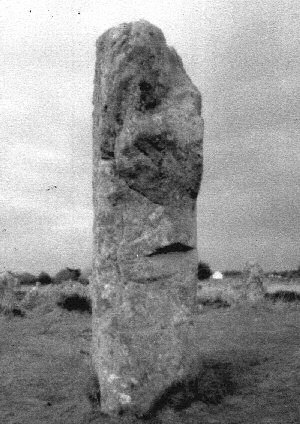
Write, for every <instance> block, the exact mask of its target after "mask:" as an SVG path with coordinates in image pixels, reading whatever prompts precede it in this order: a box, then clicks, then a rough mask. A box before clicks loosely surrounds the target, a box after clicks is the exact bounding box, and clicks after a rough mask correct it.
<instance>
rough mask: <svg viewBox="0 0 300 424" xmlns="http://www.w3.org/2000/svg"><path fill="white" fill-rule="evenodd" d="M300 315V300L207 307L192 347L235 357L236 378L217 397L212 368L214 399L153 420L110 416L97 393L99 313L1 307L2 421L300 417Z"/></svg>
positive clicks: (240, 422) (207, 421)
mask: <svg viewBox="0 0 300 424" xmlns="http://www.w3.org/2000/svg"><path fill="white" fill-rule="evenodd" d="M299 317H300V305H299V302H293V303H284V302H277V303H272V302H270V301H263V302H261V303H259V304H256V305H252V306H251V305H249V304H245V305H240V306H239V307H235V308H218V309H214V308H206V309H205V308H204V309H203V310H202V311H201V312H200V313H199V314H198V315H197V316H196V317H195V330H196V335H197V339H196V340H195V346H196V347H195V346H194V347H193V349H197V354H198V357H199V358H200V359H201V358H203V360H204V361H206V362H207V361H214V363H215V364H216V363H218V364H219V365H220V364H221V365H222V364H223V365H222V366H223V368H224V366H225V365H224V364H227V365H226V367H228V370H229V371H228V372H230V373H231V375H230V376H229V377H230V380H231V381H233V382H234V384H233V385H232V386H231V388H230V390H228V393H226V388H225V389H224V390H225V391H224V392H223V393H224V396H221V398H218V396H214V390H219V389H220V387H219V388H216V387H214V386H215V385H216V382H215V380H214V378H213V377H212V378H211V379H210V372H207V373H206V374H205V378H204V380H203V384H204V386H205V391H207V393H210V394H211V395H212V396H211V397H210V398H209V397H205V396H204V397H203V396H202V398H201V399H198V400H197V401H195V402H192V403H191V404H190V405H188V406H187V407H185V408H182V409H181V410H176V408H175V409H174V407H173V406H174V402H173V406H172V403H170V402H169V404H166V405H161V409H160V410H158V411H157V413H156V415H153V416H152V417H150V418H149V419H148V420H147V421H144V420H141V419H137V418H135V417H132V416H129V415H124V416H121V417H116V418H109V417H106V416H103V415H101V412H100V411H99V408H98V407H97V406H95V405H93V404H91V403H90V401H89V400H88V394H89V390H90V389H89V385H90V379H91V375H90V368H89V346H90V340H91V315H90V314H88V313H80V312H75V311H72V312H68V311H66V310H62V309H60V308H58V307H57V308H56V309H54V310H52V311H50V312H45V311H44V312H43V313H42V312H41V311H40V312H39V313H38V312H36V311H35V310H32V311H28V312H27V313H26V316H25V317H6V316H0V423H1V424H38V423H39V424H40V423H45V424H60V423H64V424H85V423H93V424H97V423H99V424H111V423H142V422H146V423H147V422H148V423H151V424H154V423H157V424H164V423H174V424H179V423H182V424H192V423H193V424H196V423H197V424H198V423H203V424H212V423H214V424H217V423H219V424H260V423H261V424H296V423H298V424H300V318H299ZM195 372H196V370H195Z"/></svg>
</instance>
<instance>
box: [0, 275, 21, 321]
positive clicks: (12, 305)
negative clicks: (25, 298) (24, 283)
mask: <svg viewBox="0 0 300 424" xmlns="http://www.w3.org/2000/svg"><path fill="white" fill-rule="evenodd" d="M19 287H20V284H19V281H18V278H17V276H16V275H15V274H14V273H12V272H10V271H5V272H3V273H1V275H0V312H3V313H5V314H10V313H12V312H13V311H14V309H16V307H17V297H16V290H17V289H18V288H19Z"/></svg>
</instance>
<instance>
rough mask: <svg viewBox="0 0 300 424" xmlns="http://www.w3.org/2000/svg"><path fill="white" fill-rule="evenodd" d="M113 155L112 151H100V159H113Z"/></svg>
mask: <svg viewBox="0 0 300 424" xmlns="http://www.w3.org/2000/svg"><path fill="white" fill-rule="evenodd" d="M114 157H115V154H114V152H110V151H107V150H106V151H101V159H104V160H109V159H113V158H114Z"/></svg>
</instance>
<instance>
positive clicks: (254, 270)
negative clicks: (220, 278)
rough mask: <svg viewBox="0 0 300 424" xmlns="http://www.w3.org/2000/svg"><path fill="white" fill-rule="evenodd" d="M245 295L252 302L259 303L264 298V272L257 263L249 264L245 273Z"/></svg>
mask: <svg viewBox="0 0 300 424" xmlns="http://www.w3.org/2000/svg"><path fill="white" fill-rule="evenodd" d="M243 277H244V287H243V290H244V294H245V298H246V299H248V300H250V301H257V300H260V299H262V298H263V296H264V293H265V289H264V285H263V280H264V272H263V269H262V268H261V266H260V265H259V264H258V263H256V262H247V263H246V265H245V268H244V271H243Z"/></svg>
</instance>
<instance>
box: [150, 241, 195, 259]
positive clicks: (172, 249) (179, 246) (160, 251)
mask: <svg viewBox="0 0 300 424" xmlns="http://www.w3.org/2000/svg"><path fill="white" fill-rule="evenodd" d="M193 249H194V247H191V246H187V245H186V244H183V243H172V244H168V245H167V246H162V247H158V248H157V249H155V250H154V252H152V253H150V254H149V255H147V256H149V257H151V256H156V255H164V254H167V253H177V252H180V253H182V252H188V251H189V250H193Z"/></svg>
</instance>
